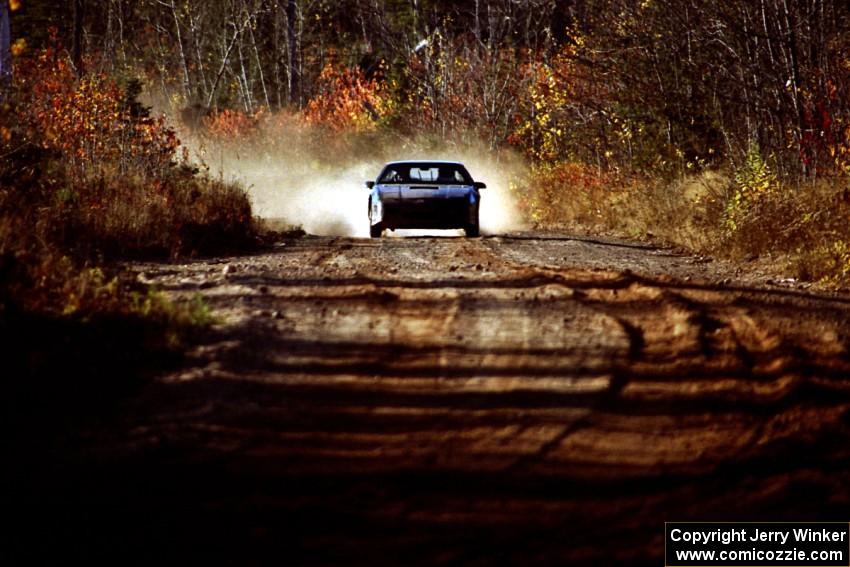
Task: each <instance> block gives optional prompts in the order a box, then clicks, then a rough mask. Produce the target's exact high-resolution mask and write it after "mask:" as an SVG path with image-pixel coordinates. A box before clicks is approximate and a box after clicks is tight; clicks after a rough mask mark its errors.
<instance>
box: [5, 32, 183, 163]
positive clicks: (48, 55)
mask: <svg viewBox="0 0 850 567" xmlns="http://www.w3.org/2000/svg"><path fill="white" fill-rule="evenodd" d="M15 83H16V84H15V87H16V90H17V92H18V93H19V95H18V100H19V104H18V106H17V112H18V119H19V121H20V124H21V125H23V126H24V129H25V135H26V137H27V139H28V140H29V141H30V142H32V143H34V144H36V145H38V146H40V147H43V148H45V149H49V150H54V151H58V152H59V153H61V155H62V156H63V157H64V158H65V159H66V160H67V163H68V164H69V165H70V166H71V168H70V169H71V172H72V174H75V175H77V176H80V177H86V176H90V175H97V174H104V173H105V172H107V171H113V170H117V172H118V173H121V174H136V175H141V176H143V177H147V176H158V175H162V174H163V173H164V171H165V170H166V169H167V168H169V167H170V166H171V165H172V163H173V160H174V157H175V153H176V150H177V147H178V146H179V141H178V140H177V137H176V135H175V133H174V131H173V130H172V129H170V128H168V127H167V126H166V125H165V121H164V119H163V118H150V117H147V116H134V115H133V110H132V107H131V104H130V103H129V102H128V100H127V96H126V93H125V91H124V90H123V89H122V88H121V87H120V86H119V85H118V83H117V82H116V81H115V80H114V79H112V78H110V77H109V76H107V75H105V74H102V73H92V74H89V75H86V76H84V77H82V78H80V79H77V77H76V75H75V74H74V71H73V69H72V67H71V64H70V61H69V60H68V58H67V57H65V56H62V55H60V53H59V52H58V51H57V50H55V49H52V48H49V49H44V50H42V51H40V52H39V53H37V54H36V55H35V56H34V57H32V58H28V59H24V60H22V61H21V62H20V63H19V65H18V67H17V69H16V73H15Z"/></svg>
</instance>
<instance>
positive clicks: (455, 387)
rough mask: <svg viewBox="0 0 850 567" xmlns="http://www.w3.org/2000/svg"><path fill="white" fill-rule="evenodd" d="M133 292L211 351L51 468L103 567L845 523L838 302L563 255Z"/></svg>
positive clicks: (437, 252) (450, 244)
mask: <svg viewBox="0 0 850 567" xmlns="http://www.w3.org/2000/svg"><path fill="white" fill-rule="evenodd" d="M135 268H136V269H137V270H139V272H140V275H139V277H140V279H142V280H143V281H146V282H151V283H153V284H155V285H157V286H159V287H160V288H161V289H163V290H166V291H167V292H168V293H169V294H171V295H173V296H175V297H187V298H188V297H191V296H193V295H194V294H197V293H200V294H201V295H202V296H203V297H204V298H205V300H206V301H207V302H208V304H209V305H210V306H211V307H212V309H213V312H214V314H215V315H216V316H217V317H219V319H220V324H219V325H217V326H216V329H215V332H214V333H212V335H211V336H210V337H209V338H208V339H207V340H206V341H205V342H204V344H202V345H200V346H199V347H198V348H196V349H195V350H194V351H193V353H192V355H191V357H190V359H189V360H188V361H187V362H186V363H185V364H184V365H183V367H182V368H181V369H180V370H179V371H178V372H174V373H172V374H169V375H167V376H161V377H158V378H157V379H156V380H154V381H153V382H152V383H150V384H149V385H148V386H146V387H145V388H144V389H143V390H142V392H141V393H140V394H139V395H138V396H135V397H134V398H133V399H131V400H129V401H127V402H126V403H125V404H124V405H122V407H121V408H120V411H117V412H116V414H115V415H114V416H113V417H112V418H111V419H110V420H108V421H106V422H103V423H98V424H95V425H92V426H91V427H90V428H89V429H88V430H87V431H85V432H83V433H82V434H80V435H79V436H76V437H74V439H72V440H69V441H68V442H69V443H70V444H72V445H73V446H75V447H78V449H76V453H75V454H76V455H77V460H76V461H73V462H71V463H70V464H68V465H67V467H68V468H69V469H72V470H76V471H84V474H83V473H79V474H76V475H75V476H74V478H75V480H74V481H73V482H74V483H75V485H74V486H73V487H68V486H64V485H63V487H62V489H63V490H65V489H67V490H71V488H73V491H74V492H75V493H76V494H82V496H80V497H79V502H78V504H79V513H80V514H81V517H82V518H84V521H86V522H89V524H88V525H93V526H97V528H92V530H93V531H94V534H95V535H93V536H92V537H93V538H94V539H93V540H86V538H84V537H83V538H80V537H78V534H77V531H76V530H75V529H71V532H72V533H73V534H77V536H75V537H76V540H75V541H83V542H84V543H80V545H81V546H89V547H87V549H94V550H96V551H97V553H101V554H103V556H105V557H112V556H113V555H110V554H116V555H117V556H119V557H124V558H125V559H126V558H128V557H131V558H141V559H140V562H142V560H144V559H145V558H146V559H153V558H159V559H162V558H168V559H167V560H166V563H167V562H168V561H170V560H171V559H172V558H174V561H175V562H176V561H177V558H181V557H183V558H185V557H191V558H193V559H196V560H198V561H197V562H200V561H201V560H203V561H205V562H208V563H215V564H234V565H250V564H257V563H264V562H265V561H266V560H268V559H271V562H273V563H275V564H283V565H299V564H307V565H339V564H368V565H375V564H386V565H419V564H422V565H425V564H429V565H430V564H453V563H463V564H470V565H493V564H523V565H530V564H559V565H567V564H573V565H574V564H597V565H598V564H623V565H625V564H651V565H661V564H663V563H662V558H661V556H662V553H663V540H662V535H663V522H664V521H665V520H686V519H692V520H733V519H734V520H739V519H744V520H827V519H835V520H839V519H840V520H844V521H846V520H847V519H848V517H850V467H848V465H850V443H848V441H850V352H849V351H848V347H850V317H848V315H850V297H847V296H842V295H824V294H817V293H814V292H811V291H810V290H807V289H801V288H799V287H798V286H796V285H795V284H793V283H792V282H785V283H782V282H774V281H772V280H770V279H768V278H767V277H766V276H763V275H759V274H757V273H753V272H752V271H748V270H747V269H742V268H736V267H735V266H732V265H726V264H722V263H720V262H716V261H710V260H707V259H703V258H695V257H691V256H687V255H682V254H678V253H676V252H674V251H670V250H664V249H656V248H653V247H650V246H646V245H642V244H635V243H629V242H622V241H616V240H607V239H588V238H574V237H571V236H569V235H564V234H538V233H522V234H513V235H506V236H502V237H485V238H481V239H464V238H422V237H417V238H385V239H381V240H369V239H348V238H319V237H309V236H308V237H304V238H301V239H294V240H287V241H282V242H280V243H279V244H278V245H277V246H275V248H274V249H273V250H269V251H267V252H264V253H261V254H257V255H253V256H248V257H237V258H224V259H219V260H206V261H198V262H193V263H190V264H183V265H166V264H145V265H138V266H136V267H135ZM69 482H70V481H69ZM57 490H59V489H57ZM86 494H89V495H90V496H91V497H90V498H89V497H86V496H85V495H86ZM92 495H94V496H92ZM63 529H65V528H63ZM88 529H89V528H86V530H88ZM86 533H88V532H86ZM85 542H88V543H85Z"/></svg>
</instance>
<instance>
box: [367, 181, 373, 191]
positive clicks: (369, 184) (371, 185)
mask: <svg viewBox="0 0 850 567" xmlns="http://www.w3.org/2000/svg"><path fill="white" fill-rule="evenodd" d="M374 186H375V182H374V181H367V182H366V187H368V188H369V189H371V188H372V187H374Z"/></svg>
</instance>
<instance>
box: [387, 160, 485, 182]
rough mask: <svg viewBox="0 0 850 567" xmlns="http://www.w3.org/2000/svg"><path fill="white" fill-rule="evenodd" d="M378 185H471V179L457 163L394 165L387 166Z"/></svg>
mask: <svg viewBox="0 0 850 567" xmlns="http://www.w3.org/2000/svg"><path fill="white" fill-rule="evenodd" d="M378 183H444V184H464V185H471V184H472V177H471V176H470V175H469V172H468V171H466V168H465V167H463V166H462V165H460V164H459V163H396V164H392V165H388V166H387V167H386V168H385V169H384V172H383V173H382V174H381V177H380V178H379V179H378Z"/></svg>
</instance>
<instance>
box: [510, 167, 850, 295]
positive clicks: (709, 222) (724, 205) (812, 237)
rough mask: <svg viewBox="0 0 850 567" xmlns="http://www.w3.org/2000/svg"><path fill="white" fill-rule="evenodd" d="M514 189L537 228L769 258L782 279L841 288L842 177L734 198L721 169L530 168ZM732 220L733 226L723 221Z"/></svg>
mask: <svg viewBox="0 0 850 567" xmlns="http://www.w3.org/2000/svg"><path fill="white" fill-rule="evenodd" d="M521 186H522V187H524V189H522V190H520V191H519V194H520V195H521V201H522V204H523V207H524V208H525V210H526V211H527V214H528V215H529V216H530V217H531V219H532V220H533V222H534V223H536V224H537V225H538V226H555V225H570V226H572V227H573V228H577V229H579V230H585V231H590V232H613V233H616V234H620V235H624V236H627V237H630V238H639V239H642V238H654V239H657V240H660V241H663V242H666V243H669V244H673V245H676V246H681V247H684V248H687V249H689V250H692V251H695V252H700V253H707V254H712V255H715V256H719V257H727V258H733V259H753V258H760V257H770V258H771V259H772V261H771V263H772V264H774V265H775V266H776V267H777V268H778V269H780V270H782V271H784V272H785V273H786V274H787V275H788V276H791V277H795V278H798V279H800V280H804V281H817V282H821V283H823V284H826V285H829V286H848V285H850V223H848V222H847V219H848V218H850V180H848V178H846V177H833V178H821V179H818V180H814V181H811V180H806V181H804V182H800V183H797V184H791V183H781V182H779V181H775V182H774V183H773V184H772V185H770V186H769V187H767V188H765V190H764V191H762V192H759V193H758V194H755V195H752V196H750V197H749V198H747V199H745V200H744V201H743V202H742V201H740V200H739V201H735V194H736V191H737V190H738V186H737V182H736V179H735V177H734V176H733V175H732V174H731V173H730V172H724V171H704V172H701V173H698V174H694V175H690V176H687V177H683V178H680V179H677V180H674V181H664V180H659V179H653V178H650V177H638V176H624V175H618V174H615V173H605V172H602V173H600V172H598V171H597V170H596V169H595V168H590V167H587V166H583V165H577V164H563V165H559V166H555V167H551V168H544V169H537V170H536V171H535V172H534V173H532V175H531V177H530V179H528V180H525V181H524V182H523V183H522V184H521ZM731 219H734V222H731Z"/></svg>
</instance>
